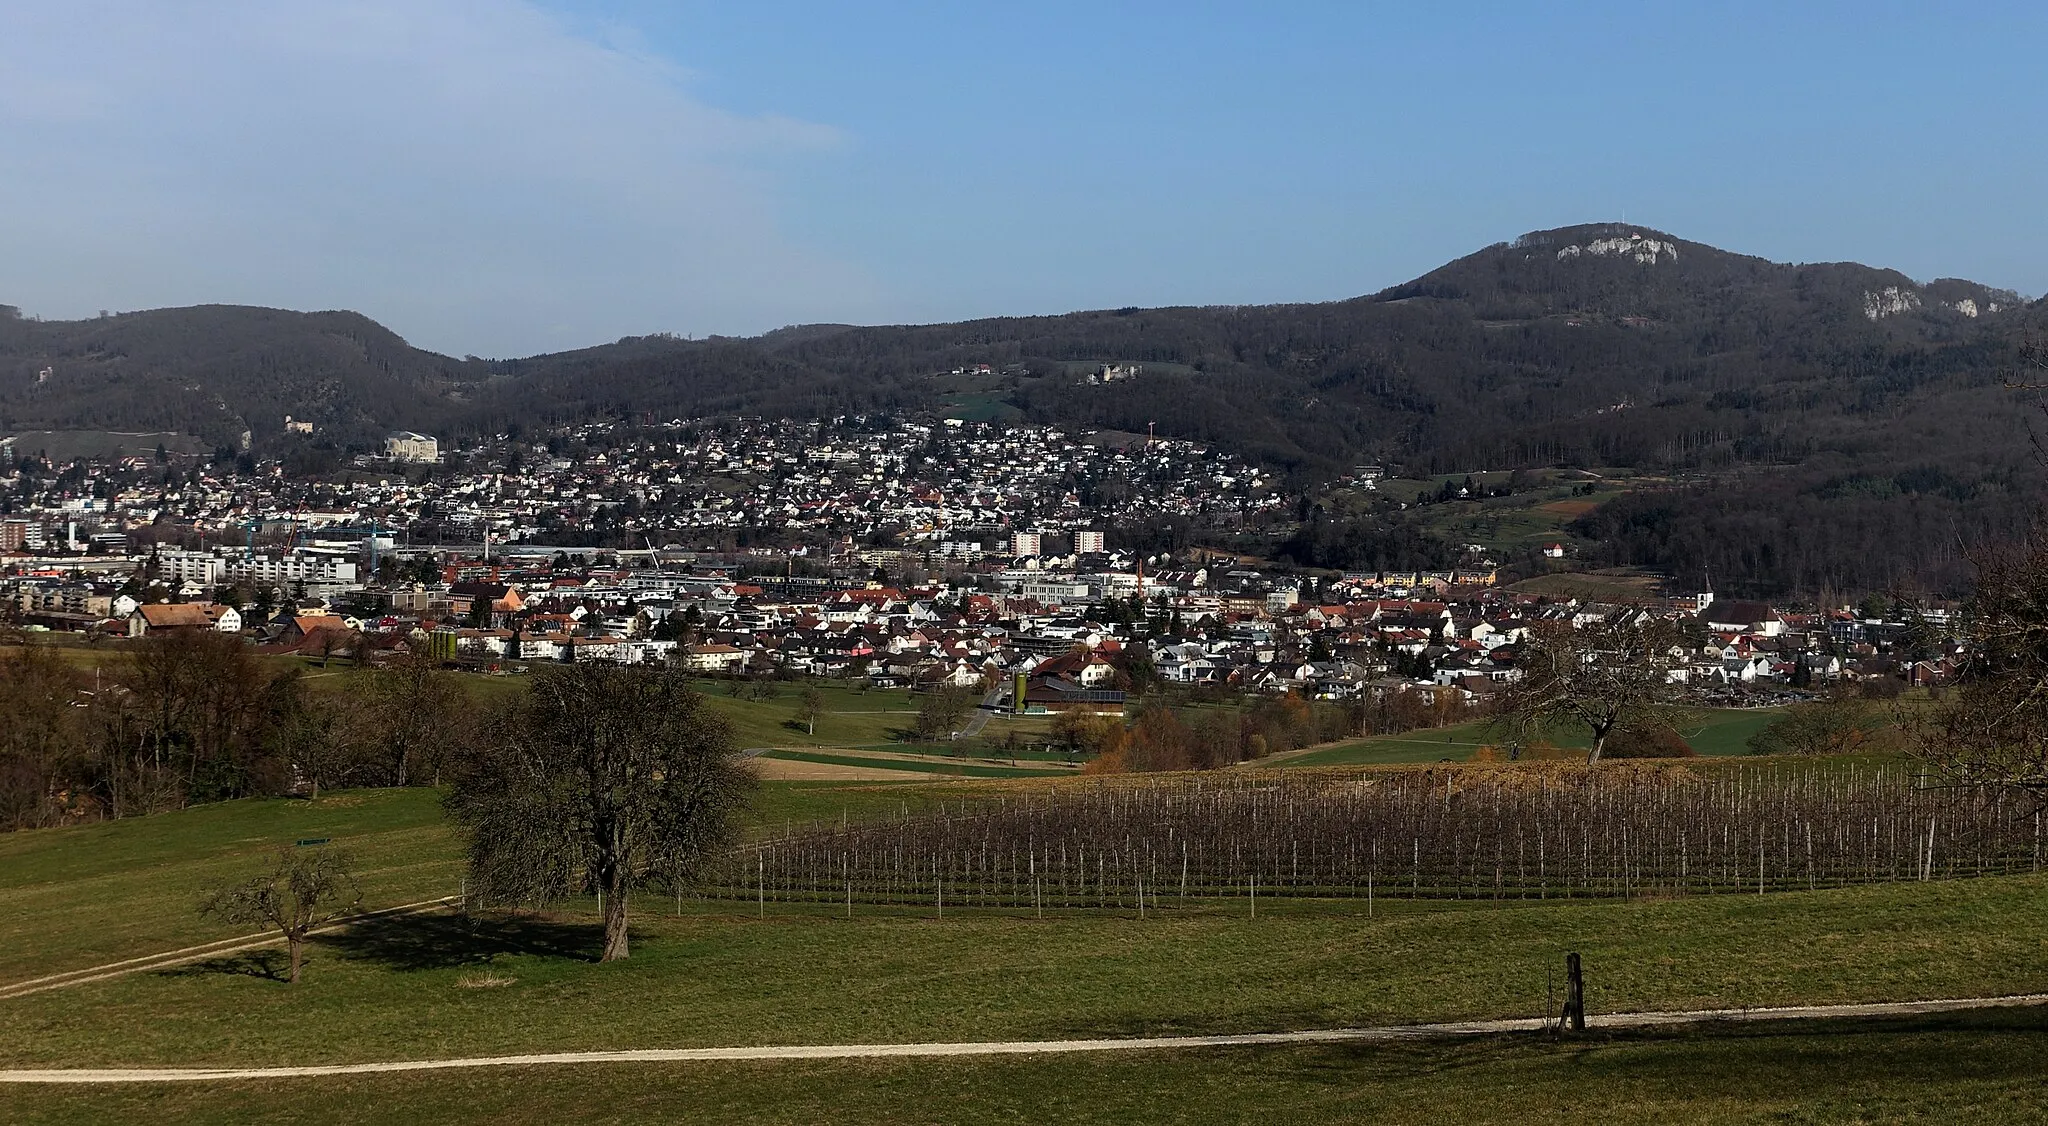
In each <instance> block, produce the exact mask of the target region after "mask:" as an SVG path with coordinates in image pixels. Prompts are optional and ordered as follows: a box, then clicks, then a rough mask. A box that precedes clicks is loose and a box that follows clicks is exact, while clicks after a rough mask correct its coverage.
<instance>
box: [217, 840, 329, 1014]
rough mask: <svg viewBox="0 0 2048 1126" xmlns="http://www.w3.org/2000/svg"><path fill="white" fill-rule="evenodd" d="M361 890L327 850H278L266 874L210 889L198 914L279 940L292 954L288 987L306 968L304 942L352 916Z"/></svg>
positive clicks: (294, 983)
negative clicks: (253, 927)
mask: <svg viewBox="0 0 2048 1126" xmlns="http://www.w3.org/2000/svg"><path fill="white" fill-rule="evenodd" d="M362 898H363V893H362V889H360V888H359V887H357V886H356V878H355V876H354V875H353V874H351V873H350V872H349V870H348V856H347V854H345V853H342V852H338V851H336V850H334V849H330V848H280V849H278V850H277V857H276V859H275V860H274V861H273V862H272V864H271V867H270V871H268V872H266V873H264V874H263V875H260V876H257V877H255V878H254V879H250V880H245V881H243V882H242V883H239V884H228V885H226V886H223V887H219V888H216V889H214V890H213V891H212V892H211V893H209V894H208V895H207V897H206V898H205V900H203V901H202V902H201V903H200V905H199V913H200V914H202V915H206V916H209V917H211V918H215V919H219V920H220V921H222V922H224V923H234V924H238V925H240V924H261V925H264V926H268V927H271V928H273V929H275V930H277V931H278V932H280V933H281V934H282V935H283V936H284V941H285V945H286V946H287V947H289V948H290V950H291V959H292V966H291V977H290V978H289V979H288V980H289V981H290V983H291V984H293V985H296V984H298V981H299V971H300V969H301V968H302V967H303V966H304V965H305V960H306V959H305V954H306V939H307V937H309V936H310V935H311V934H312V933H313V932H314V931H315V930H318V929H319V928H321V927H323V926H325V925H327V924H328V923H331V922H334V921H335V920H337V919H340V918H342V917H343V916H345V915H349V914H352V913H353V912H354V911H355V909H356V905H357V904H359V903H361V902H362Z"/></svg>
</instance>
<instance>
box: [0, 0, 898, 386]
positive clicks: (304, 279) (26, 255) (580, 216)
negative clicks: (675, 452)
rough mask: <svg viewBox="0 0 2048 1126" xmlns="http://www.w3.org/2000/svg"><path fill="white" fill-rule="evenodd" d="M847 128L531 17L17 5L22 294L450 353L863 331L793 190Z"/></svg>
mask: <svg viewBox="0 0 2048 1126" xmlns="http://www.w3.org/2000/svg"><path fill="white" fill-rule="evenodd" d="M844 144H846V138H845V137H844V136H842V135H841V134H840V133H839V132H837V131H836V130H834V129H832V128H830V127H828V126H824V125H819V124H814V123H810V122H804V121H797V120H792V119H789V118H785V117H779V116H773V115H759V116H755V115H743V114H737V113H732V112H728V111H725V110H722V109H719V108H717V107H714V106H711V105H708V104H706V103H705V102H704V101H703V100H702V99H701V98H699V97H697V96H694V95H693V93H692V91H691V86H690V76H689V75H688V74H687V73H686V72H684V71H683V70H681V69H680V68H678V67H677V66H675V65H674V64H673V63H671V62H668V61H666V60H664V59H661V58H659V57H657V56H655V55H653V54H651V53H649V52H647V51H645V50H643V49H641V48H640V47H639V46H638V45H637V43H636V42H635V41H634V40H633V38H632V37H631V36H630V35H624V34H622V35H604V36H601V37H596V38H593V37H588V36H585V35H581V34H578V33H577V32H576V31H575V30H574V29H572V28H570V27H569V26H567V25H566V24H564V23H563V22H562V21H561V20H559V19H558V18H557V17H555V16H553V15H550V14H548V13H546V12H543V11H541V10H540V9H538V8H535V7H534V6H532V5H530V4H527V3H522V2H520V0H354V2H350V3H339V4H323V5H300V4H278V3H209V4H189V3H179V2H174V0H100V2H97V3H94V2H71V3H66V4H63V5H49V6H42V7H38V6H36V5H17V6H10V7H9V8H7V9H5V10H0V151H4V152H5V153H6V154H8V161H9V163H10V165H12V167H11V168H10V170H9V172H8V174H7V175H5V176H0V247H4V248H5V249H4V251H0V300H4V301H7V302H9V303H12V304H18V305H21V306H22V307H24V308H25V309H29V310H32V311H37V312H41V313H44V314H45V315H57V316H65V315H83V314H87V313H90V312H92V311H94V310H96V309H99V308H102V307H107V308H139V307H144V306H148V305H160V304H175V303H188V302H199V301H234V302H248V303H263V304H280V305H292V306H299V307H341V306H347V307H354V308H359V309H361V310H362V311H364V312H366V313H369V314H371V315H372V316H377V317H379V318H380V319H384V320H386V321H387V322H388V323H390V324H392V326H393V327H395V328H397V329H399V330H400V331H401V332H404V333H406V334H407V335H408V336H410V337H412V338H413V339H414V340H415V341H416V342H418V343H420V344H423V345H425V346H428V347H438V348H443V349H447V350H452V351H476V352H490V353H493V354H511V353H519V352H528V351H537V350H543V349H549V348H560V347H570V346H576V345H582V344H587V343H592V342H595V341H597V340H600V339H605V338H609V337H611V336H616V335H620V334H622V333H626V332H649V331H660V330H672V331H705V330H722V331H744V330H751V329H758V328H766V327H773V326H775V325H778V324H782V323H785V322H788V321H794V320H807V319H823V318H826V317H833V318H858V317H861V316H863V315H864V314H866V313H868V312H869V311H870V310H872V309H873V308H875V307H877V304H876V300H875V295H874V294H873V293H872V284H871V283H870V282H869V281H868V279H866V278H865V277H864V276H863V275H862V274H861V273H860V272H859V271H858V270H855V269H853V268H851V267H849V266H848V265H846V264H844V263H840V262H835V261H831V260H829V259H827V258H825V257H823V256H820V255H816V254H813V253H810V252H807V251H806V250H805V249H804V248H802V247H799V246H796V245H793V244H792V243H791V241H790V240H789V239H788V238H787V237H785V236H784V235H783V234H782V233H781V232H780V231H779V230H778V227H777V222H776V205H775V195H776V191H777V189H778V185H779V184H781V183H782V182H783V178H784V177H788V176H792V175H796V174H799V172H800V170H801V169H802V167H803V166H804V165H805V163H806V162H808V161H813V160H829V159H832V154H833V152H834V150H836V149H838V148H839V147H840V146H843V145H844Z"/></svg>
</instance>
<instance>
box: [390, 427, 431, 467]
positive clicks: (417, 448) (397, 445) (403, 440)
mask: <svg viewBox="0 0 2048 1126" xmlns="http://www.w3.org/2000/svg"><path fill="white" fill-rule="evenodd" d="M384 456H385V457H388V458H390V459H391V460H393V461H409V462H424V463H429V464H431V463H433V462H437V461H440V460H441V443H440V441H439V440H438V439H435V438H430V437H428V436H427V435H425V434H415V433H413V432H412V431H410V430H395V431H393V432H391V433H390V434H388V435H386V436H385V438H384Z"/></svg>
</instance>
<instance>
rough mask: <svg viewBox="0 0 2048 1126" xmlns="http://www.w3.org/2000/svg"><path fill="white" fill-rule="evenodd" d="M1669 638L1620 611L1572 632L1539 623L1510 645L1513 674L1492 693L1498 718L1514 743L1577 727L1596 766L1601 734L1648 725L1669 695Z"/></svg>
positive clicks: (1662, 627)
mask: <svg viewBox="0 0 2048 1126" xmlns="http://www.w3.org/2000/svg"><path fill="white" fill-rule="evenodd" d="M1676 644H1677V636H1676V634H1675V633H1674V631H1673V630H1672V629H1671V628H1670V626H1669V625H1668V624H1666V623H1663V622H1641V621H1635V620H1633V618H1632V615H1630V614H1627V613H1623V614H1618V615H1615V616H1614V617H1611V618H1609V619H1607V620H1605V621H1598V622H1592V623H1589V624H1587V625H1586V626H1584V627H1582V628H1578V629H1574V628H1572V627H1571V626H1570V625H1569V624H1567V623H1564V622H1545V623H1542V624H1541V625H1539V626H1537V628H1535V629H1534V630H1532V631H1531V632H1530V634H1529V636H1528V637H1527V638H1526V639H1525V640H1524V641H1523V642H1522V643H1521V644H1520V645H1519V646H1517V647H1516V651H1515V669H1516V671H1517V672H1518V673H1520V675H1519V676H1518V677H1517V678H1516V679H1515V680H1514V681H1512V682H1511V683H1510V684H1509V685H1508V687H1507V689H1506V690H1505V691H1503V692H1502V693H1501V695H1500V715H1499V718H1498V720H1497V721H1496V722H1498V723H1500V724H1502V725H1504V726H1505V727H1506V728H1507V729H1508V731H1509V732H1510V734H1511V736H1512V737H1513V738H1514V740H1515V741H1516V742H1517V743H1521V742H1526V741H1531V740H1533V739H1535V738H1538V737H1540V736H1541V734H1542V733H1543V731H1544V730H1545V729H1546V728H1548V727H1551V726H1553V725H1557V724H1563V725H1576V726H1580V727H1584V728H1585V729H1586V731H1587V732H1588V733H1589V734H1590V735H1592V737H1593V745H1592V747H1591V749H1590V750H1589V751H1588V753H1587V755H1586V761H1587V762H1589V763H1594V762H1599V761H1600V754H1601V752H1602V751H1603V750H1605V749H1606V746H1607V738H1608V736H1610V735H1612V734H1614V733H1615V732H1616V731H1618V730H1620V729H1622V728H1624V727H1631V726H1634V725H1636V724H1639V723H1642V722H1644V721H1646V720H1648V719H1649V718H1650V717H1651V716H1652V715H1653V714H1655V712H1656V710H1657V709H1658V708H1659V707H1660V706H1661V705H1663V704H1664V703H1665V702H1666V701H1667V700H1668V699H1670V696H1671V683H1670V670H1671V666H1672V649H1673V647H1674V646H1675V645H1676Z"/></svg>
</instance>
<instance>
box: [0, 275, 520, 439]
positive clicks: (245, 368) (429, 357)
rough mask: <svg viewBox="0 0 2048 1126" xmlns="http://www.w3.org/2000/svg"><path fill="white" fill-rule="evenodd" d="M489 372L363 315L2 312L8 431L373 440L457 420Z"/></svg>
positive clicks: (0, 418) (1, 365) (1, 423)
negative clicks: (300, 422) (391, 431)
mask: <svg viewBox="0 0 2048 1126" xmlns="http://www.w3.org/2000/svg"><path fill="white" fill-rule="evenodd" d="M465 371H470V372H472V373H473V374H471V375H465ZM45 372H47V373H48V374H47V375H45V374H43V373H45ZM482 374H483V372H482V370H481V369H480V368H473V367H471V366H470V365H465V364H464V363H462V362H460V361H455V360H450V359H448V358H447V357H445V356H439V355H435V354H433V353H431V352H426V351H422V350H420V349H417V348H413V347H411V346H410V345H408V344H406V342H405V341H404V340H401V339H400V338H399V337H398V336H397V335H396V334H394V333H392V332H391V331H390V330H389V329H386V328H384V327H383V326H382V325H379V324H377V323H376V322H375V321H372V320H370V319H369V318H368V317H364V316H362V315H360V314H358V313H347V312H325V313H294V312H286V311H282V310H277V309H261V308H250V307H245V306H234V305H202V306H197V307H193V308H185V309H156V310H151V311H148V312H140V313H122V314H118V315H114V316H107V317H101V318H98V319H94V320H86V321H36V320H27V319H23V318H21V317H19V316H0V429H22V428H30V427H50V428H65V427H80V428H110V429H111V428H124V429H160V430H178V431H183V432H185V433H190V434H196V435H199V436H201V437H203V438H205V439H207V440H208V441H210V442H213V443H215V444H227V445H231V444H235V443H236V442H237V441H238V440H239V438H240V435H241V434H242V432H243V431H249V432H251V434H252V436H253V438H254V439H255V440H256V441H258V442H261V441H263V440H264V439H266V438H269V437H273V436H275V435H277V434H279V433H281V432H282V430H283V423H284V416H285V415H287V414H290V415H293V416H295V417H297V418H301V419H310V420H312V421H313V422H314V423H315V424H316V425H318V426H320V427H321V428H322V429H323V430H325V431H327V432H329V433H330V434H332V435H334V436H336V437H337V438H340V439H342V440H344V441H350V442H367V441H370V440H371V439H373V438H374V437H375V435H376V433H377V432H378V431H381V430H384V429H388V428H390V427H393V426H415V427H430V426H433V425H436V424H439V423H442V422H444V421H446V420H447V419H448V418H450V417H451V412H452V411H455V410H459V405H458V404H459V398H458V397H457V396H459V393H460V391H461V389H462V388H463V387H464V386H465V385H466V384H467V383H468V382H470V380H471V379H473V378H477V377H481V375H482Z"/></svg>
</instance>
